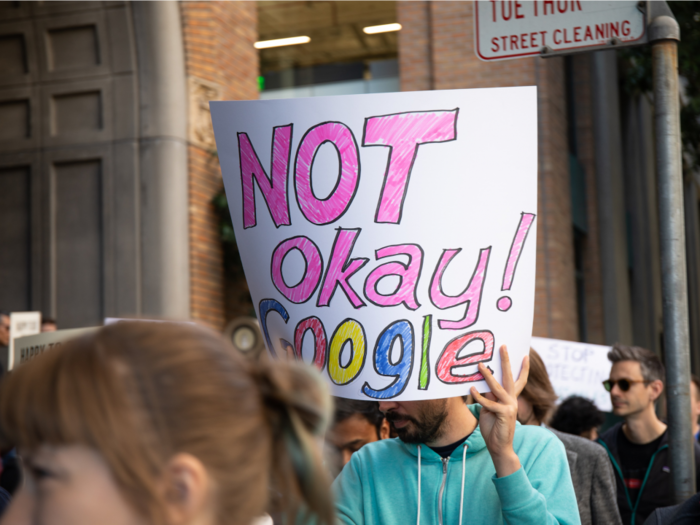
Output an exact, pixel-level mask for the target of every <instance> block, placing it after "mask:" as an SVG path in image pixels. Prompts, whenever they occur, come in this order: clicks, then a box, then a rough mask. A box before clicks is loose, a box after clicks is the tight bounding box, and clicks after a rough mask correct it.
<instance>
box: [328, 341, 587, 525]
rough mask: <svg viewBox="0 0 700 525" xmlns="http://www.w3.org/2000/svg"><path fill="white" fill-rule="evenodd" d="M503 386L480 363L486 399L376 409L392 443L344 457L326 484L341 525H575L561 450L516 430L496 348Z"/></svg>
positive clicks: (506, 365)
mask: <svg viewBox="0 0 700 525" xmlns="http://www.w3.org/2000/svg"><path fill="white" fill-rule="evenodd" d="M501 365H502V370H503V385H500V384H498V382H497V381H496V379H495V378H494V377H493V375H492V374H491V372H490V370H489V369H488V368H486V366H484V365H483V363H480V364H479V365H478V367H479V372H481V374H482V375H483V376H484V379H485V381H486V383H487V384H488V386H489V388H490V389H491V393H489V394H485V395H481V394H479V392H477V391H476V389H475V388H474V387H472V388H471V394H472V396H473V398H474V400H475V401H476V402H477V403H478V404H475V405H469V406H468V405H467V404H466V403H465V400H464V398H462V397H453V398H449V399H434V400H430V401H381V402H380V403H379V408H380V410H381V411H382V412H384V414H385V415H386V418H387V419H388V420H389V421H390V422H391V424H392V425H393V427H394V428H395V429H396V432H397V433H398V436H399V437H398V438H397V439H386V440H383V441H377V442H375V443H370V444H368V445H366V446H364V447H363V448H362V449H360V450H359V451H358V452H356V453H355V454H353V456H352V458H351V460H350V462H349V463H348V464H347V465H346V466H345V468H344V469H343V471H342V472H341V473H340V475H339V476H338V478H336V481H335V483H334V491H335V497H336V507H337V513H338V518H339V521H340V522H341V523H345V524H354V525H394V524H395V525H406V524H409V523H412V522H415V523H417V524H418V525H420V523H421V521H422V522H423V523H426V524H439V525H443V524H450V525H452V524H463V523H464V524H466V523H469V524H471V525H474V524H477V525H478V524H484V525H487V524H488V525H493V524H502V523H509V524H511V523H518V524H532V525H543V524H555V523H560V524H567V525H569V524H571V525H579V524H580V519H579V514H578V507H577V504H576V496H575V494H574V488H573V485H572V482H571V475H570V473H569V465H568V462H567V459H566V452H565V450H564V446H563V445H562V444H561V441H559V440H558V439H557V438H556V437H555V436H554V435H553V434H552V433H551V432H549V431H547V430H546V429H544V428H539V427H532V426H521V425H520V424H519V423H517V421H516V419H517V414H518V401H517V399H518V395H519V393H520V392H521V391H522V389H523V387H524V385H525V383H526V382H527V370H528V360H527V357H526V358H525V360H524V361H523V369H522V372H521V374H520V377H519V378H518V381H517V382H514V381H513V376H512V373H511V368H510V360H509V358H508V352H507V349H506V347H505V346H503V347H501Z"/></svg>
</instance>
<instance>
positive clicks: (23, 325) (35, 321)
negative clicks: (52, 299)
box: [7, 312, 41, 370]
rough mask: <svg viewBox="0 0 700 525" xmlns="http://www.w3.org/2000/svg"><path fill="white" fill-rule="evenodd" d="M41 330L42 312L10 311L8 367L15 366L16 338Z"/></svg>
mask: <svg viewBox="0 0 700 525" xmlns="http://www.w3.org/2000/svg"><path fill="white" fill-rule="evenodd" d="M39 332H41V312H12V313H10V346H9V348H8V352H9V353H8V355H7V369H8V370H12V367H13V366H14V348H15V339H18V338H20V337H24V336H25V335H33V334H38V333H39Z"/></svg>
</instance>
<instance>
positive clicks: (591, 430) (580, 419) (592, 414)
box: [549, 396, 605, 441]
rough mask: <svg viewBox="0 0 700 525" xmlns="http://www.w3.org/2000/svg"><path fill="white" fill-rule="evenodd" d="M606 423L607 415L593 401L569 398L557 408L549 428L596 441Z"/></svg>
mask: <svg viewBox="0 0 700 525" xmlns="http://www.w3.org/2000/svg"><path fill="white" fill-rule="evenodd" d="M604 422H605V415H603V413H602V412H601V411H600V410H598V407H597V406H595V403H593V401H591V400H590V399H586V398H585V397H580V396H569V397H567V398H566V399H565V400H564V401H563V402H562V403H561V404H560V405H559V406H558V407H557V410H556V412H554V415H553V416H552V418H551V420H550V421H549V426H550V427H551V428H553V429H555V430H558V431H559V432H564V433H566V434H573V435H574V436H581V437H584V438H586V439H591V440H593V441H595V440H597V439H598V429H599V428H600V426H601V425H602V424H603V423H604Z"/></svg>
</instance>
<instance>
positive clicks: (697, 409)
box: [690, 374, 700, 490]
mask: <svg viewBox="0 0 700 525" xmlns="http://www.w3.org/2000/svg"><path fill="white" fill-rule="evenodd" d="M690 414H691V416H690V423H691V425H692V428H693V437H694V438H695V441H700V423H698V421H699V420H700V378H698V376H696V375H695V374H693V375H691V376H690ZM698 490H700V487H698Z"/></svg>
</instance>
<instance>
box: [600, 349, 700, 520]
mask: <svg viewBox="0 0 700 525" xmlns="http://www.w3.org/2000/svg"><path fill="white" fill-rule="evenodd" d="M608 359H609V360H610V361H611V362H612V364H613V365H612V369H611V370H610V379H607V380H606V381H604V382H603V385H604V386H605V389H606V390H607V391H608V392H610V398H611V400H612V405H613V413H614V414H615V415H617V416H620V417H622V418H624V422H623V423H618V424H617V425H615V426H614V427H612V428H611V429H610V430H608V431H607V432H605V433H604V434H603V435H602V436H601V437H600V439H599V440H598V442H599V443H601V444H602V445H603V446H604V447H605V448H606V449H607V451H608V455H609V457H610V460H611V461H612V464H613V466H614V467H615V471H616V474H617V475H616V476H615V478H616V480H617V505H618V508H619V509H620V515H621V516H622V522H623V523H625V525H628V524H632V525H638V524H642V523H644V520H645V519H646V518H647V517H648V516H649V515H650V514H651V513H652V512H653V511H654V509H656V508H659V507H667V506H670V505H673V503H674V500H673V493H672V483H671V462H670V458H669V453H668V435H667V432H666V424H665V423H663V422H662V421H661V420H659V418H658V417H657V416H656V412H655V411H654V404H655V402H656V400H657V399H658V398H659V396H660V395H661V393H662V392H663V390H664V383H663V377H664V366H663V364H661V360H660V359H659V358H658V357H657V356H656V355H655V354H654V353H653V352H650V351H649V350H646V349H644V348H640V347H638V346H625V345H621V344H616V345H614V346H613V347H612V349H611V350H610V352H608ZM695 464H696V467H695V473H696V476H697V480H698V482H700V445H698V444H697V443H695Z"/></svg>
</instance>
